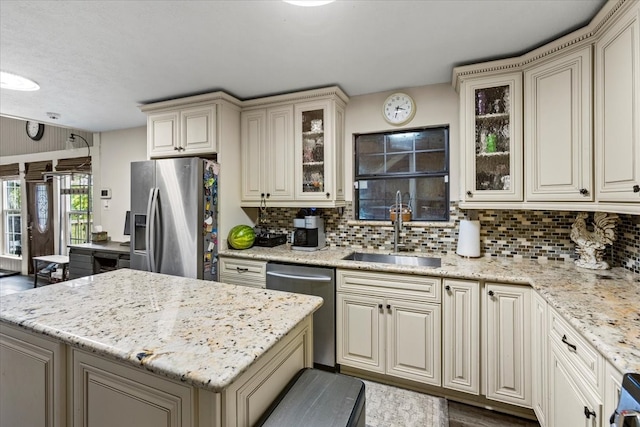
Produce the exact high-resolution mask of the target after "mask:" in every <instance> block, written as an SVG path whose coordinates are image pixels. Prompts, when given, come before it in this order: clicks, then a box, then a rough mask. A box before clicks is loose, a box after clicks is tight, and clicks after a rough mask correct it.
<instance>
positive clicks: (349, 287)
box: [336, 269, 442, 302]
mask: <svg viewBox="0 0 640 427" xmlns="http://www.w3.org/2000/svg"><path fill="white" fill-rule="evenodd" d="M441 281H442V279H440V278H439V277H429V276H418V275H413V274H400V273H380V272H371V271H359V270H341V269H338V270H337V271H336V286H337V288H336V289H337V290H338V291H342V292H353V293H360V294H362V293H364V294H367V295H379V296H384V297H398V298H404V299H407V298H409V299H416V300H420V301H427V302H440V284H441Z"/></svg>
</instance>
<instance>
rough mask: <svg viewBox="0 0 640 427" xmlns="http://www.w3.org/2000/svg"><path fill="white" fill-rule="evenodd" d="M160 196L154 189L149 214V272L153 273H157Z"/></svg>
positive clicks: (156, 189) (157, 190) (158, 190)
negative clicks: (157, 229) (150, 212)
mask: <svg viewBox="0 0 640 427" xmlns="http://www.w3.org/2000/svg"><path fill="white" fill-rule="evenodd" d="M159 194H160V189H159V188H158V187H156V188H155V194H154V197H153V213H152V214H151V239H150V243H151V254H152V257H151V267H153V269H152V270H149V271H151V272H153V273H157V272H158V265H157V264H158V260H156V224H157V222H156V220H157V219H158V195H159Z"/></svg>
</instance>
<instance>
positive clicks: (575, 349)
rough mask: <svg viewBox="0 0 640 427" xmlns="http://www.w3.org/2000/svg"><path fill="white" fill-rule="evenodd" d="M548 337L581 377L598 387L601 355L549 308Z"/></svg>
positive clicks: (601, 365)
mask: <svg viewBox="0 0 640 427" xmlns="http://www.w3.org/2000/svg"><path fill="white" fill-rule="evenodd" d="M549 337H550V339H551V340H552V341H553V342H555V343H556V344H557V348H558V349H559V351H560V353H561V354H563V355H564V356H565V357H566V359H567V360H568V361H569V362H570V363H571V364H572V365H573V366H574V367H575V368H576V370H577V372H578V373H580V375H581V376H582V377H583V379H584V380H585V381H586V382H587V383H588V384H589V385H590V386H592V387H593V388H594V390H595V391H597V390H599V389H600V383H601V378H602V369H603V360H602V356H601V355H600V354H599V353H598V352H597V351H596V350H595V349H594V348H593V347H592V346H591V344H589V343H588V342H587V341H586V340H585V339H584V338H583V337H582V336H581V335H580V334H579V333H578V332H577V331H576V330H575V329H574V328H573V327H572V326H571V325H570V324H569V323H568V322H567V321H566V320H564V319H563V318H562V317H561V316H560V315H559V314H558V313H557V312H556V311H555V310H553V309H550V310H549Z"/></svg>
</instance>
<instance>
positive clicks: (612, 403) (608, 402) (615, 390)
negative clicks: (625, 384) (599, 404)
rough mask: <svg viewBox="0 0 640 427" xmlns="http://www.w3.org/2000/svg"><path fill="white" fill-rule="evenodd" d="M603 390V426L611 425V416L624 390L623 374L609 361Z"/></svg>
mask: <svg viewBox="0 0 640 427" xmlns="http://www.w3.org/2000/svg"><path fill="white" fill-rule="evenodd" d="M604 375H605V376H604V390H603V393H604V395H603V414H602V417H603V422H602V427H609V424H608V422H609V417H611V414H613V413H614V411H615V410H616V409H617V407H618V401H619V400H620V390H622V374H621V373H620V371H618V370H617V369H616V368H614V367H613V366H611V364H610V363H607V365H606V366H605V371H604Z"/></svg>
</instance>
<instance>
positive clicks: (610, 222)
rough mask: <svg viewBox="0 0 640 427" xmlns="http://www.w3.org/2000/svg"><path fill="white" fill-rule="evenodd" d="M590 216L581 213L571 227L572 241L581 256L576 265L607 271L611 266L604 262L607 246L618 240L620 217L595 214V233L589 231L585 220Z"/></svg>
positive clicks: (601, 213) (604, 213)
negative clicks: (617, 224) (617, 226)
mask: <svg viewBox="0 0 640 427" xmlns="http://www.w3.org/2000/svg"><path fill="white" fill-rule="evenodd" d="M588 216H589V215H588V214H586V213H584V212H581V213H579V214H578V216H577V217H576V221H575V222H574V223H573V225H572V226H571V235H570V236H571V240H573V241H574V242H576V245H577V246H576V253H577V254H578V255H579V256H580V258H579V259H577V260H576V265H577V266H578V267H583V268H591V269H593V270H606V269H607V268H609V264H607V262H606V261H603V260H602V255H603V253H604V249H605V246H606V245H610V244H612V243H613V242H614V241H615V240H616V222H617V221H618V215H616V214H609V213H606V212H596V213H595V214H593V223H592V224H593V231H589V230H587V224H586V222H585V219H586V218H587V217H588Z"/></svg>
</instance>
